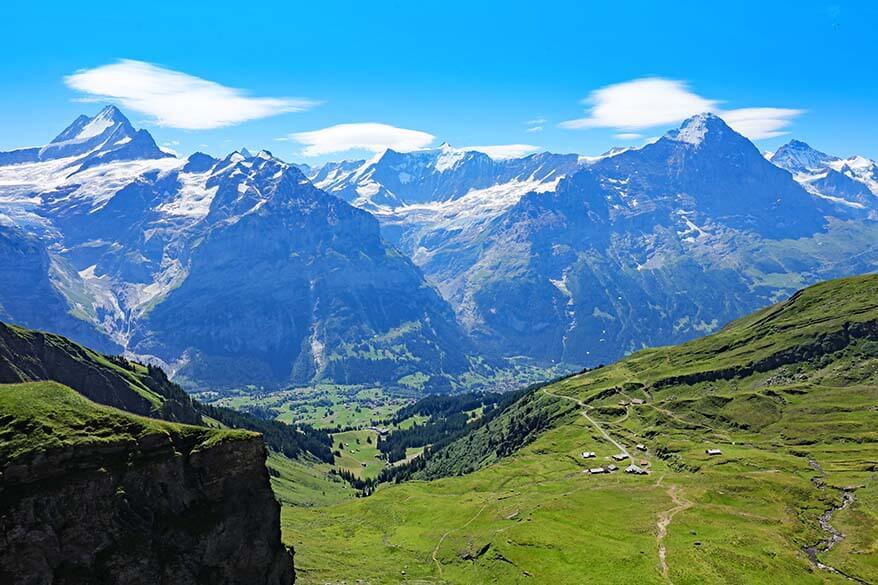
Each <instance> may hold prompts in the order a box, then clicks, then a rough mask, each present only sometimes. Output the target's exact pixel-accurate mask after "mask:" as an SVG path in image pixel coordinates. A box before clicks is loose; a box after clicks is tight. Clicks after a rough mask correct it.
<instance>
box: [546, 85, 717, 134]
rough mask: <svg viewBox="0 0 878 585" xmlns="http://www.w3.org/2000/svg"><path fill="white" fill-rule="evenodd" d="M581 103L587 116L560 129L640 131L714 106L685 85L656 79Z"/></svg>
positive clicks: (614, 87)
mask: <svg viewBox="0 0 878 585" xmlns="http://www.w3.org/2000/svg"><path fill="white" fill-rule="evenodd" d="M583 101H584V103H587V104H590V106H591V107H590V109H589V114H590V115H589V116H588V117H587V118H579V119H577V120H568V121H567V122H562V123H561V126H563V127H564V128H623V129H626V130H639V129H641V128H650V127H652V126H660V125H662V124H672V123H674V122H679V121H680V120H683V119H685V118H688V117H689V116H692V115H694V114H698V113H701V112H709V111H712V110H714V109H715V107H716V102H715V101H713V100H708V99H704V98H703V97H701V96H699V95H696V94H694V93H692V92H691V91H689V88H688V86H687V85H686V84H685V83H684V82H682V81H674V80H672V79H661V78H658V77H647V78H644V79H635V80H633V81H626V82H624V83H617V84H615V85H608V86H607V87H603V88H601V89H598V90H596V91H593V92H591V94H590V95H589V96H588V97H587V98H586V99H585V100H583Z"/></svg>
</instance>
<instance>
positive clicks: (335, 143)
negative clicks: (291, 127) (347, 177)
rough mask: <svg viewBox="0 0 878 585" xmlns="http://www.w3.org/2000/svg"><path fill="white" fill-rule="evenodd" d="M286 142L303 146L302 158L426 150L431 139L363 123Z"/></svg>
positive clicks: (414, 132) (422, 134) (424, 134)
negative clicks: (359, 152)
mask: <svg viewBox="0 0 878 585" xmlns="http://www.w3.org/2000/svg"><path fill="white" fill-rule="evenodd" d="M287 138H288V139H290V140H294V141H296V142H298V143H300V144H303V145H305V148H303V149H302V154H303V155H305V156H321V155H324V154H333V153H337V152H346V151H349V150H368V151H369V152H376V153H377V152H383V151H384V150H387V149H388V148H390V149H393V150H397V151H399V152H408V151H412V150H419V149H422V148H426V147H427V146H429V145H430V144H431V143H432V142H433V140H434V138H435V136H433V135H432V134H428V133H427V132H421V131H420V130H410V129H408V128H397V127H396V126H390V125H388V124H378V123H375V122H363V123H358V124H338V125H335V126H330V127H328V128H322V129H320V130H312V131H310V132H297V133H295V134H290V135H289V136H288V137H287Z"/></svg>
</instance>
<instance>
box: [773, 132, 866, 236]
mask: <svg viewBox="0 0 878 585" xmlns="http://www.w3.org/2000/svg"><path fill="white" fill-rule="evenodd" d="M771 162H773V163H774V164H776V165H777V166H779V167H781V168H783V169H786V170H788V171H789V172H790V173H792V175H793V177H794V178H795V179H796V181H798V182H799V183H800V184H801V185H802V186H803V187H804V188H805V189H806V190H808V192H809V193H811V194H813V195H814V196H816V197H818V198H821V199H824V200H826V201H827V202H829V203H830V204H832V206H833V207H834V208H836V209H837V210H838V211H841V212H845V213H847V214H848V215H849V216H851V217H866V218H869V219H871V220H875V219H878V163H875V161H872V160H869V159H867V158H864V157H861V156H853V157H850V158H840V157H837V156H832V155H828V154H826V153H824V152H820V151H819V150H816V149H814V148H811V147H810V146H808V145H807V144H805V143H804V142H800V141H798V140H791V141H790V142H788V143H787V144H785V145H783V146H781V147H780V148H779V149H778V150H777V151H776V152H775V153H774V154H773V155H772V156H771Z"/></svg>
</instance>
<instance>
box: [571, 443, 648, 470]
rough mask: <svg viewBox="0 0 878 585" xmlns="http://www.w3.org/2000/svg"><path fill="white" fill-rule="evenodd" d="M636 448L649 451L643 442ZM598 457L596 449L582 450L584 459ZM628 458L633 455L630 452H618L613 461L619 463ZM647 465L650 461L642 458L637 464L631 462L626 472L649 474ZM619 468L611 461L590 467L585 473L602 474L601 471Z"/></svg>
mask: <svg viewBox="0 0 878 585" xmlns="http://www.w3.org/2000/svg"><path fill="white" fill-rule="evenodd" d="M636 448H637V450H638V451H642V452H644V453H645V452H646V451H647V447H646V445H644V444H642V443H638V444H637V446H636ZM596 457H597V454H596V453H595V452H594V451H583V452H582V458H583V459H594V458H596ZM628 459H631V456H630V455H629V454H628V453H616V454H615V455H613V461H616V462H618V463H621V462H623V461H626V460H628ZM647 467H649V461H647V460H646V459H641V460H640V461H639V462H638V464H636V465H635V464H634V463H633V462H631V463H630V464H629V465H628V466H627V467H626V468H625V473H631V474H634V475H648V474H649V470H647V469H646V468H647ZM618 469H619V468H618V467H617V466H616V465H614V464H612V463H611V464H609V465H604V466H601V467H590V468H588V469H586V470H585V472H584V473H588V474H591V475H596V474H601V473H612V472H614V471H617V470H618Z"/></svg>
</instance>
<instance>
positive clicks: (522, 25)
mask: <svg viewBox="0 0 878 585" xmlns="http://www.w3.org/2000/svg"><path fill="white" fill-rule="evenodd" d="M192 4H194V3H187V2H180V1H175V2H121V1H117V2H88V3H69V2H66V3H63V4H62V3H60V2H58V3H55V2H51V1H50V2H42V3H36V2H29V1H28V2H23V1H19V0H11V1H10V0H6V2H5V9H4V16H3V18H2V19H0V48H2V52H0V55H2V57H0V85H2V87H0V127H2V128H3V132H2V134H0V149H3V150H8V149H11V148H15V147H21V146H31V145H37V144H44V143H46V142H48V141H49V140H51V138H52V137H54V135H56V134H57V133H58V132H60V130H61V129H63V128H64V127H65V126H66V125H67V124H68V123H69V122H70V121H72V120H73V118H75V117H76V115H78V114H79V113H86V114H93V113H94V112H96V111H97V110H98V109H99V108H100V107H101V104H103V103H105V102H106V101H107V100H110V101H115V102H116V103H117V104H120V107H121V108H122V110H123V111H124V112H125V113H126V114H127V115H128V117H129V118H130V119H131V120H132V122H134V123H135V125H137V126H141V127H145V128H147V129H148V130H149V131H150V132H151V133H152V134H153V135H154V136H155V138H156V140H157V141H158V142H159V143H160V144H166V145H167V146H169V147H170V148H173V149H174V150H176V151H178V152H180V153H181V154H188V153H191V152H193V151H195V150H204V151H207V152H210V153H211V154H215V155H221V154H225V153H227V152H229V151H231V150H234V149H235V148H238V147H240V146H246V147H247V148H250V149H259V148H267V149H268V150H271V151H272V152H273V153H274V154H276V155H277V156H280V157H281V158H284V159H286V160H296V161H305V162H312V163H313V162H320V161H323V160H329V159H341V158H355V157H363V156H368V155H369V151H372V150H376V149H378V148H381V147H382V146H387V145H391V146H393V145H396V146H399V147H401V148H418V147H423V146H426V145H430V144H432V145H438V144H439V143H440V142H442V141H447V142H449V143H451V144H452V145H454V146H459V147H462V146H472V145H478V146H503V147H504V148H500V149H497V151H496V152H498V153H500V154H501V155H502V153H503V152H507V153H508V152H514V151H516V148H510V147H509V146H508V145H519V146H518V147H517V149H518V150H521V151H526V150H528V149H530V148H536V147H539V148H540V149H546V150H551V151H555V152H578V153H582V154H597V153H600V152H603V151H605V150H607V149H608V148H609V147H611V146H614V145H629V144H631V145H637V144H641V143H643V141H644V140H645V139H648V138H650V137H653V136H656V135H659V134H661V133H662V132H664V131H665V130H666V129H667V128H669V127H672V126H675V125H676V124H677V122H676V121H674V119H675V118H678V117H679V116H681V115H683V113H685V112H687V111H689V110H691V109H693V108H698V107H701V106H704V107H706V108H709V109H713V110H715V111H719V112H721V115H723V113H727V114H728V115H729V116H730V117H735V119H736V120H738V122H737V123H738V124H739V126H740V127H741V128H746V129H747V132H748V133H750V134H751V135H752V136H768V138H761V139H759V140H758V141H757V145H758V146H759V147H760V148H763V149H768V150H771V149H774V148H776V147H777V146H778V145H780V144H782V143H783V142H785V141H786V140H787V139H789V138H791V137H796V138H799V139H803V140H805V141H807V142H809V143H811V144H812V146H815V147H817V148H820V149H822V150H825V151H827V152H830V153H833V154H839V155H850V154H862V155H865V156H869V157H872V158H876V157H878V141H876V140H875V136H878V116H876V106H878V76H876V75H875V61H876V58H878V35H875V34H874V23H875V22H876V17H878V9H876V7H875V4H874V3H859V2H829V3H828V2H807V1H802V2H796V3H780V2H777V3H773V2H766V1H764V0H763V1H762V2H734V3H732V2H729V3H726V4H725V5H724V6H720V5H718V4H717V3H711V4H712V6H711V7H707V3H703V2H691V3H690V2H633V1H628V2H615V3H610V2H583V1H577V2H551V1H548V2H515V1H505V2H502V3H501V2H496V3H495V2H490V3H488V2H477V1H474V0H468V1H464V2H457V1H444V2H429V1H417V2H415V1H411V2H401V1H392V2H390V1H389V2H368V1H360V2H353V1H351V2H333V1H330V0H324V1H322V2H292V1H287V2H278V3H269V2H260V3H252V4H248V3H242V2H240V1H238V2H212V3H210V4H207V3H205V4H204V5H203V6H200V7H199V6H194V5H192ZM168 87H170V88H171V89H170V90H168V91H170V92H171V95H170V96H168V95H163V92H164V91H165V88H168ZM83 98H86V99H87V100H89V101H85V102H83V101H81V100H82V99H83ZM586 98H591V101H590V102H588V103H583V100H584V99H586ZM294 110H298V111H294ZM577 120H578V122H577ZM365 123H370V125H368V126H365V125H363V124H365ZM338 125H342V126H340V127H336V126H338ZM333 127H336V128H333ZM328 128H329V129H330V130H326V129H328ZM537 128H539V130H537ZM779 133H788V134H783V135H778V134H779ZM348 146H359V147H361V148H356V149H354V150H344V149H345V148H347V147H348ZM363 146H365V147H366V148H365V149H364V148H362V147H363ZM309 154H310V155H312V156H306V155H309Z"/></svg>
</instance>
